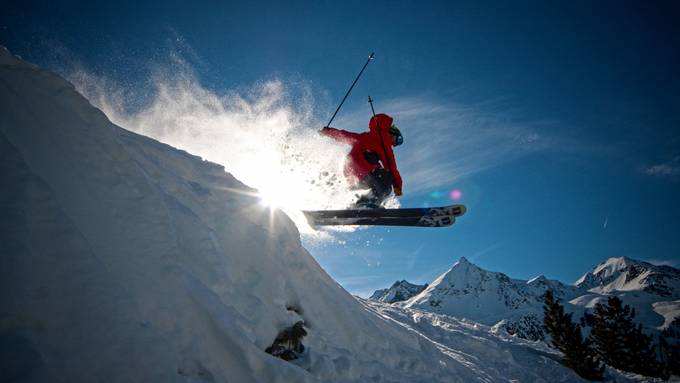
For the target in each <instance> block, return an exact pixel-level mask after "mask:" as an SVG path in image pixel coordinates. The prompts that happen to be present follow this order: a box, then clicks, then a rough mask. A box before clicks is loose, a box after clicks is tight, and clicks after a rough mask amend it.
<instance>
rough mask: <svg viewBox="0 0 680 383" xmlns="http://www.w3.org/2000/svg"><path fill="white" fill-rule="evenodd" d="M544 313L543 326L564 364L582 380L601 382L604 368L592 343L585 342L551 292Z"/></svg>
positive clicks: (547, 295)
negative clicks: (561, 355)
mask: <svg viewBox="0 0 680 383" xmlns="http://www.w3.org/2000/svg"><path fill="white" fill-rule="evenodd" d="M543 313H544V315H543V325H544V327H545V330H546V332H547V333H548V334H550V337H551V343H552V345H553V346H554V347H555V348H557V349H558V350H560V351H562V353H563V354H564V356H563V357H562V363H564V365H565V366H567V367H569V368H571V369H573V370H574V371H575V372H576V373H577V374H579V375H580V376H581V377H582V378H585V379H589V380H601V379H602V372H603V371H604V366H603V365H602V364H601V363H600V361H599V359H598V358H597V355H596V354H595V352H594V350H593V349H592V347H591V344H590V341H589V340H585V341H584V340H583V337H582V335H581V328H580V327H579V325H577V324H575V323H573V322H572V321H571V316H572V315H571V314H565V313H564V307H563V306H562V305H561V304H560V303H559V301H557V300H555V298H554V296H553V293H552V291H550V290H548V291H546V293H545V296H544V305H543Z"/></svg>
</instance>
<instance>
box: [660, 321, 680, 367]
mask: <svg viewBox="0 0 680 383" xmlns="http://www.w3.org/2000/svg"><path fill="white" fill-rule="evenodd" d="M678 329H680V320H677V319H676V321H675V322H674V323H673V324H671V325H670V326H668V327H667V328H666V329H665V330H664V331H663V332H662V333H661V334H660V335H659V356H660V358H661V365H662V368H663V370H664V375H665V376H664V377H668V376H669V375H680V333H679V332H678Z"/></svg>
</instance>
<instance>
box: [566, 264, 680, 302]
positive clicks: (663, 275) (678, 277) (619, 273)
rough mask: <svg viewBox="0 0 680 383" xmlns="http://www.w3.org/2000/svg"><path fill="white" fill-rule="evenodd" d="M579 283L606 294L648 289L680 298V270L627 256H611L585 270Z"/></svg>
mask: <svg viewBox="0 0 680 383" xmlns="http://www.w3.org/2000/svg"><path fill="white" fill-rule="evenodd" d="M575 285H576V286H578V287H581V288H584V289H586V290H589V291H592V292H596V293H602V294H609V293H613V292H619V293H621V292H626V291H644V292H646V293H649V294H652V295H656V296H658V297H664V298H669V299H680V270H678V269H675V268H673V267H670V266H656V265H652V264H651V263H647V262H642V261H636V260H632V259H630V258H626V257H621V258H609V259H608V260H606V261H604V262H602V263H600V264H599V265H597V266H596V267H595V268H594V269H593V270H591V271H589V272H588V273H586V274H584V275H583V276H582V277H581V278H579V279H578V280H577V281H576V283H575Z"/></svg>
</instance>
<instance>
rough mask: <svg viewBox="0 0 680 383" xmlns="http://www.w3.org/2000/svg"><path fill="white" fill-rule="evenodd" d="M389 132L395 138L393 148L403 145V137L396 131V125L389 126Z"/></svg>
mask: <svg viewBox="0 0 680 383" xmlns="http://www.w3.org/2000/svg"><path fill="white" fill-rule="evenodd" d="M389 132H390V134H391V135H393V136H394V137H395V138H396V141H397V143H396V144H395V145H394V146H399V145H401V144H403V143H404V136H402V135H401V131H399V129H397V126H396V125H392V126H390V130H389Z"/></svg>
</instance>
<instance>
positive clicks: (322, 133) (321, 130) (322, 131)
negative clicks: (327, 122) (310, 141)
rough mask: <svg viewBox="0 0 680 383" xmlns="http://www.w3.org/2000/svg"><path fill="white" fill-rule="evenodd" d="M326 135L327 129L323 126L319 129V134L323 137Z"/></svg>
mask: <svg viewBox="0 0 680 383" xmlns="http://www.w3.org/2000/svg"><path fill="white" fill-rule="evenodd" d="M326 133H328V127H327V126H324V127H323V128H321V129H320V130H319V134H321V135H323V136H325V135H326Z"/></svg>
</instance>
